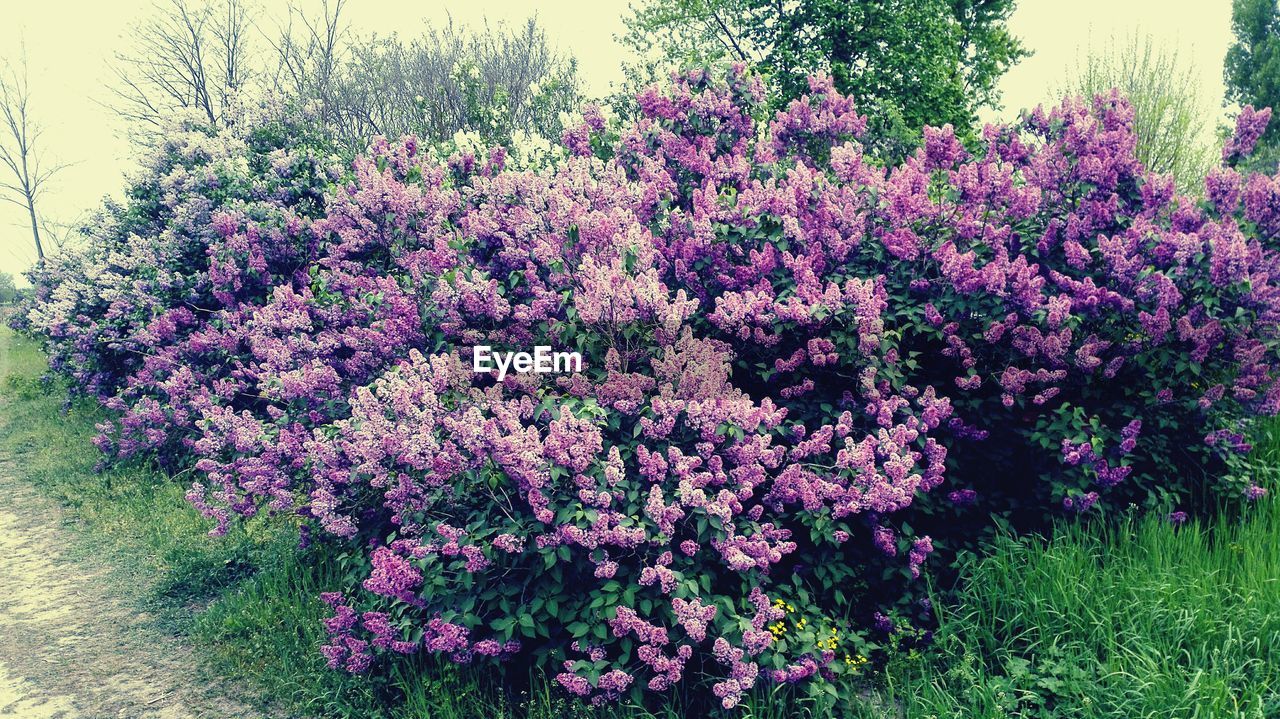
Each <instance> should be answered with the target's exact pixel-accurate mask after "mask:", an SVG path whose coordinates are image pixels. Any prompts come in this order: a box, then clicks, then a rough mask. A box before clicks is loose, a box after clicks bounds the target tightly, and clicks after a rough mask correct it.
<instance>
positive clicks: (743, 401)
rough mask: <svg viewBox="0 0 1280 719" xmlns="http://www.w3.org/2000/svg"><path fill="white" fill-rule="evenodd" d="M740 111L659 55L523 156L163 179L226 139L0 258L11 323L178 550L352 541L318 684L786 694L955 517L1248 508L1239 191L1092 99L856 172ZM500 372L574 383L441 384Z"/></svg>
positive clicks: (1262, 402)
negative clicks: (21, 285) (108, 423)
mask: <svg viewBox="0 0 1280 719" xmlns="http://www.w3.org/2000/svg"><path fill="white" fill-rule="evenodd" d="M761 88H762V86H761V84H760V82H759V80H758V79H757V78H755V77H753V76H751V75H749V74H746V73H745V72H743V71H741V70H740V69H734V70H731V71H730V72H728V73H727V74H726V75H723V76H717V75H713V74H711V73H708V72H703V71H699V72H692V73H688V74H685V75H682V76H679V77H676V78H674V79H673V83H672V84H671V85H670V86H667V87H655V88H651V89H648V90H646V91H644V92H643V93H641V94H640V96H639V97H638V98H637V99H638V108H639V115H638V118H637V119H636V120H635V121H634V122H631V123H630V124H627V125H625V126H619V125H617V124H611V123H609V122H607V121H606V120H605V118H604V116H603V115H602V114H601V113H600V112H599V111H597V110H595V109H594V108H587V109H586V110H585V111H584V113H583V120H582V122H581V123H580V124H578V125H576V126H573V127H571V129H569V130H568V131H567V132H566V133H565V136H564V138H563V145H564V148H565V151H566V156H565V158H564V159H562V160H559V161H556V162H554V163H552V164H550V165H549V166H547V167H544V168H542V169H511V168H508V166H507V155H506V151H505V150H504V149H503V148H501V147H495V148H491V149H486V150H482V151H476V150H475V149H474V148H460V149H458V148H455V149H456V151H454V152H437V151H435V150H428V149H424V148H420V147H418V144H417V142H416V140H415V139H414V138H404V139H402V140H400V141H398V142H388V141H385V140H381V139H379V140H375V141H374V142H373V144H372V145H371V146H370V148H369V151H368V153H367V154H366V155H364V156H362V157H360V158H358V159H356V160H355V161H354V162H353V163H352V164H351V166H350V167H349V168H348V169H347V170H344V171H342V176H341V178H340V179H338V181H337V182H336V184H334V185H333V186H332V187H330V188H328V189H327V191H323V190H324V188H325V187H326V186H327V185H328V183H329V181H330V180H331V179H336V178H337V177H338V175H337V173H335V172H333V171H332V170H330V169H328V168H327V165H325V164H324V163H322V162H320V161H318V160H315V158H314V157H313V156H311V155H305V158H304V159H299V158H298V157H296V156H295V155H294V154H292V153H289V152H287V151H277V152H279V154H277V152H272V153H269V157H271V158H272V161H271V162H270V163H265V164H264V163H261V162H258V163H256V164H255V163H254V162H253V161H251V162H250V163H249V164H248V169H247V170H246V171H245V175H244V178H243V182H241V183H239V185H238V186H241V187H244V188H247V189H246V190H245V192H244V193H242V194H235V193H232V192H227V191H224V190H223V189H222V188H223V187H225V186H226V184H227V183H226V182H224V181H223V180H222V178H221V177H218V176H217V171H209V170H208V169H207V168H208V167H210V166H213V167H221V166H222V165H223V164H226V165H228V166H238V167H241V168H244V167H245V166H244V165H243V164H239V165H237V162H236V152H237V151H236V150H231V151H228V152H227V153H226V154H225V155H221V154H217V153H215V157H217V158H220V159H217V160H207V159H204V158H203V157H201V158H197V160H195V161H194V165H193V166H190V167H189V166H188V165H186V164H182V163H177V164H176V167H177V168H178V169H176V170H174V171H172V172H170V171H169V169H168V168H167V167H166V169H164V170H159V169H157V170H154V171H153V172H154V174H156V175H162V174H163V173H167V174H164V175H163V176H164V179H162V180H160V181H158V184H159V185H161V186H167V185H168V184H175V185H177V186H178V189H176V190H175V191H173V192H171V193H165V194H162V197H163V199H162V200H161V201H160V206H159V209H157V207H156V205H155V204H147V203H149V202H154V201H153V200H151V199H149V196H135V197H134V198H132V200H131V202H130V204H129V205H128V206H126V207H124V208H118V209H117V210H116V211H115V212H114V213H112V214H113V215H114V216H115V218H116V219H115V222H119V223H121V226H122V227H130V228H132V227H134V226H133V225H129V224H128V221H129V218H132V217H135V216H136V217H143V216H145V217H148V218H154V217H161V218H164V219H163V221H162V222H157V221H156V220H154V219H148V220H147V222H148V223H150V224H147V225H146V227H145V228H142V229H129V230H128V231H127V232H125V231H123V230H122V231H113V232H111V233H109V235H110V237H107V238H102V239H100V240H99V241H98V242H95V244H94V247H93V249H91V250H90V254H89V255H88V256H87V257H86V258H84V259H80V258H75V259H71V260H68V261H66V262H64V263H63V264H60V265H57V266H55V267H51V268H50V269H48V270H47V271H45V272H44V273H42V274H39V275H38V276H37V277H36V279H37V281H38V286H39V292H38V301H37V303H36V305H35V307H34V308H33V309H32V310H31V311H30V313H29V315H28V318H29V322H30V324H31V327H32V329H33V330H34V331H37V332H40V333H43V334H44V335H45V336H46V337H47V338H48V341H49V345H50V348H51V352H52V357H53V358H54V367H55V369H59V370H62V371H65V372H67V373H69V374H71V375H72V376H73V377H75V378H76V379H77V380H78V381H79V382H81V383H82V384H83V385H84V386H85V387H86V388H87V389H89V390H90V391H95V392H98V393H99V394H100V395H101V396H102V397H103V399H104V401H105V402H107V404H108V405H109V406H111V407H114V408H116V409H118V410H120V412H121V414H120V419H119V421H118V422H117V423H115V425H114V426H113V427H109V428H106V431H104V434H103V437H102V438H101V439H100V443H101V445H102V447H103V448H104V449H105V450H107V451H108V452H110V453H112V454H114V455H124V456H128V455H132V454H135V453H137V452H139V451H141V450H148V451H152V452H164V453H166V456H168V457H174V456H188V457H190V458H191V459H193V460H194V462H195V467H196V469H197V470H198V472H199V474H200V476H201V478H200V480H199V481H198V482H197V483H196V484H195V486H194V487H193V488H192V490H191V493H190V495H189V497H190V499H191V501H192V502H193V503H194V504H195V505H196V506H197V507H199V508H200V509H201V510H202V511H203V512H205V513H206V514H207V515H208V516H210V517H211V518H213V519H215V520H216V522H217V527H216V530H215V531H223V530H225V529H226V528H227V527H228V526H229V524H230V522H232V521H234V520H235V518H236V517H237V516H248V515H253V514H255V513H258V512H261V511H263V510H264V509H269V510H270V511H273V512H297V513H300V514H302V515H303V516H304V517H305V518H306V519H307V521H308V525H307V526H308V527H309V528H312V529H314V530H318V531H321V532H322V533H323V536H325V537H326V541H332V542H337V543H349V544H350V546H351V547H352V548H358V551H356V552H354V555H355V558H353V559H350V560H348V561H350V562H353V563H354V566H355V568H356V571H357V572H358V573H359V574H360V576H361V577H362V580H361V581H360V582H359V583H358V585H357V584H353V585H352V586H345V587H335V588H334V589H335V591H334V592H332V593H330V594H326V595H325V597H324V599H325V601H326V602H328V603H329V605H330V606H331V607H332V609H333V616H332V617H331V618H330V619H329V620H328V621H327V623H326V626H327V629H328V632H329V634H330V641H329V643H328V644H327V645H326V646H325V647H324V648H323V652H324V653H325V655H326V656H327V657H328V659H329V662H330V664H331V665H332V666H334V667H335V668H338V667H341V668H345V669H346V670H348V671H352V672H364V671H367V670H369V669H370V666H371V665H372V663H374V662H378V661H386V660H388V658H389V657H393V656H394V655H396V654H411V653H415V652H423V651H426V652H433V653H437V654H444V655H447V656H449V657H451V658H452V659H453V660H455V661H459V662H470V661H479V660H481V659H488V660H497V661H518V662H528V661H536V662H539V663H540V664H542V665H543V666H544V667H550V668H551V671H552V672H553V674H554V676H555V680H556V681H557V682H558V683H559V684H560V685H561V686H562V687H563V688H564V689H565V690H566V691H568V692H570V693H572V694H574V695H577V696H580V697H583V698H586V699H589V700H591V701H595V702H602V701H610V700H615V699H618V698H620V697H622V696H623V695H631V696H633V697H635V698H637V699H640V698H641V697H642V696H643V694H644V692H645V690H652V691H659V692H660V691H664V690H667V689H669V688H671V687H673V686H676V685H678V684H680V683H681V682H685V683H694V684H696V685H697V686H699V687H705V688H709V689H710V691H711V693H712V694H713V695H714V697H715V698H716V701H717V702H718V703H720V704H721V705H722V706H723V707H725V708H732V707H733V706H735V705H736V704H737V703H738V702H739V701H740V699H741V698H742V696H743V694H744V693H746V692H749V691H751V690H752V689H753V688H755V687H759V686H764V685H767V684H770V683H792V684H803V685H804V686H805V687H806V688H807V689H808V690H809V691H811V692H813V693H814V694H815V695H825V694H827V693H834V691H835V690H834V689H833V687H834V686H835V685H836V684H837V683H838V682H839V681H842V680H843V678H846V677H848V676H850V675H853V674H857V673H858V672H859V671H860V670H861V667H862V665H863V663H864V662H865V661H866V659H865V655H867V654H870V653H871V651H872V649H874V648H875V647H876V646H877V644H878V643H879V644H883V643H884V641H885V637H886V636H887V635H889V634H890V633H897V632H900V631H902V630H903V629H904V628H905V627H908V626H909V625H910V623H911V620H912V619H913V614H914V615H918V614H919V613H920V612H922V611H924V610H922V609H920V608H919V607H918V606H916V608H914V609H912V608H911V605H907V604H906V603H904V601H903V600H901V599H900V598H901V597H902V596H904V588H908V587H909V586H910V585H911V582H912V580H913V579H915V578H917V577H919V575H920V573H921V571H922V570H923V568H924V566H925V564H926V561H927V558H928V556H929V555H930V554H931V553H932V552H933V551H934V550H935V548H938V547H952V548H954V547H956V546H957V545H959V544H961V543H963V542H966V541H969V540H971V539H972V537H973V536H974V532H975V531H980V530H981V529H982V528H984V527H987V526H989V525H990V524H991V519H990V517H991V516H992V514H993V513H994V514H996V515H997V516H999V517H1001V518H1005V519H1007V520H1009V521H1014V522H1021V523H1036V522H1043V521H1044V520H1045V519H1046V518H1049V517H1053V516H1059V515H1061V514H1063V513H1072V514H1074V513H1084V512H1088V513H1097V512H1103V511H1109V510H1110V509H1112V508H1115V507H1123V506H1125V505H1127V504H1129V503H1131V502H1132V503H1137V504H1141V505H1144V506H1147V507H1149V508H1151V509H1156V510H1159V511H1169V510H1171V509H1176V508H1178V507H1180V506H1181V507H1186V508H1196V507H1202V506H1207V502H1206V501H1205V497H1206V496H1207V495H1211V494H1212V495H1218V496H1222V495H1225V496H1246V497H1248V498H1250V499H1256V498H1257V497H1258V496H1260V495H1261V494H1262V493H1263V492H1264V491H1265V490H1264V489H1263V487H1262V486H1260V484H1259V482H1260V481H1261V478H1260V475H1259V474H1258V472H1259V471H1260V470H1258V469H1256V468H1253V467H1250V466H1249V464H1248V459H1247V451H1248V446H1247V443H1246V440H1245V435H1246V431H1247V429H1248V424H1249V422H1250V421H1251V419H1252V418H1254V417H1256V416H1258V415H1261V414H1276V413H1277V411H1278V410H1280V383H1277V381H1276V378H1277V372H1278V371H1280V370H1278V368H1277V357H1278V351H1280V336H1278V335H1277V322H1278V320H1280V259H1278V256H1277V253H1276V249H1275V237H1276V232H1277V230H1278V229H1280V185H1278V184H1277V183H1278V181H1277V180H1276V179H1275V178H1268V177H1263V176H1252V177H1248V178H1244V177H1241V176H1240V175H1238V174H1237V173H1236V172H1235V171H1234V170H1232V169H1229V168H1228V167H1226V166H1224V168H1223V169H1221V170H1218V171H1215V172H1214V173H1213V174H1212V175H1211V176H1210V177H1209V178H1208V180H1207V181H1206V192H1205V197H1204V199H1202V200H1198V199H1197V198H1192V197H1184V196H1179V195H1177V194H1176V193H1175V190H1174V185H1173V182H1172V180H1171V178H1168V177H1162V176H1158V175H1153V174H1151V173H1148V172H1146V171H1145V170H1144V169H1143V168H1142V167H1141V166H1140V165H1139V163H1138V162H1137V161H1136V160H1135V159H1134V136H1133V128H1132V111H1131V109H1130V107H1129V106H1128V104H1127V102H1126V101H1125V100H1124V99H1123V98H1121V97H1118V96H1115V95H1112V96H1102V97H1098V98H1094V99H1092V100H1089V101H1084V100H1078V99H1072V100H1068V101H1066V102H1064V103H1063V104H1062V105H1061V106H1059V107H1057V108H1054V109H1052V110H1048V111H1046V110H1037V111H1035V112H1033V113H1030V114H1028V115H1026V116H1024V117H1023V119H1022V120H1021V121H1019V122H1018V123H1016V124H1014V125H1009V126H990V127H987V128H986V129H985V130H984V132H983V133H982V141H981V144H980V146H977V147H971V148H966V147H964V146H963V145H962V144H961V143H960V142H959V141H957V139H956V137H955V134H954V132H953V131H952V130H951V128H949V127H943V128H930V129H927V130H926V131H925V146H924V147H923V148H922V149H921V150H920V151H919V152H918V153H917V154H916V155H915V156H914V157H912V158H911V159H909V160H908V161H907V162H905V163H904V164H902V165H901V166H897V167H892V168H885V167H882V166H879V165H877V164H875V163H873V162H871V161H869V160H867V159H866V158H864V157H863V155H862V152H861V146H860V145H859V142H858V137H859V136H860V133H861V132H862V131H863V130H864V128H865V125H866V119H865V118H864V117H861V116H859V115H858V114H857V113H856V112H855V109H854V108H853V107H852V105H851V103H850V102H849V101H848V100H847V99H846V98H843V97H841V96H840V95H838V94H837V93H836V92H834V90H833V89H832V87H831V84H830V81H829V80H826V79H823V78H816V79H814V80H813V81H812V83H811V92H810V94H808V95H806V96H805V97H802V98H801V99H798V100H796V101H794V102H793V103H791V105H790V106H788V107H787V108H785V109H784V110H782V111H781V112H778V113H776V114H775V115H773V116H772V117H769V116H766V114H765V111H764V109H763V108H764V107H765V103H764V99H765V98H764V97H763V92H762V89H761ZM1268 118H1269V111H1262V112H1257V113H1255V112H1253V111H1252V110H1251V109H1248V110H1246V111H1245V112H1244V113H1243V114H1242V115H1241V118H1240V123H1239V127H1238V128H1237V133H1236V137H1235V138H1234V139H1233V140H1232V141H1231V144H1230V145H1229V146H1228V148H1227V150H1226V151H1224V158H1226V159H1234V158H1236V157H1237V156H1240V155H1242V154H1247V153H1248V151H1249V150H1250V149H1251V145H1252V144H1253V142H1254V141H1256V138H1257V137H1258V135H1259V134H1260V132H1261V131H1262V129H1263V128H1264V127H1265V125H1266V122H1267V120H1268ZM239 152H245V153H246V154H248V156H249V157H250V158H251V160H252V158H254V157H255V154H254V151H253V150H251V149H250V150H247V151H246V150H239ZM167 153H168V155H173V154H176V155H178V156H179V157H183V156H185V155H187V154H190V153H188V152H185V151H176V152H175V151H167ZM184 153H185V154H184ZM166 156H167V155H166ZM224 157H225V162H224V160H223V159H221V158H224ZM277 160H278V163H277ZM300 166H301V167H305V170H300V169H299V167H300ZM193 167H195V168H199V169H200V172H195V171H194V170H193ZM174 173H176V174H177V176H178V177H179V178H181V179H183V180H184V182H176V181H175V180H172V179H170V178H171V177H172V176H173V174H174ZM255 173H256V174H255ZM197 176H198V182H195V184H190V183H185V180H186V179H187V178H189V177H192V178H194V177H197ZM212 178H216V181H214V180H213V179H212ZM184 183H185V184H184ZM144 184H146V183H144ZM322 191H323V192H322ZM184 193H185V194H184ZM321 194H323V201H321V200H320V199H319V197H320V196H321ZM95 253H97V254H95ZM102 253H106V256H107V257H108V258H110V260H109V261H108V262H106V263H104V262H103V261H102V260H101V259H99V258H100V257H102V256H103V255H102ZM104 264H105V266H107V267H110V268H113V269H112V270H111V271H110V272H102V271H101V270H100V268H101V267H103V266H104ZM144 268H145V269H144ZM153 273H154V274H153ZM153 277H154V279H153ZM539 344H545V345H551V346H554V347H556V348H558V349H570V350H576V351H579V352H581V353H582V355H583V357H584V358H585V366H584V367H583V369H582V371H580V372H576V373H572V374H561V375H538V374H512V375H508V376H507V377H506V378H505V379H504V380H503V381H497V379H496V376H494V375H485V374H477V373H475V372H473V371H472V368H471V350H472V348H473V347H474V346H477V345H492V346H494V347H498V348H502V349H523V348H528V347H530V346H533V345H539ZM916 618H918V617H916Z"/></svg>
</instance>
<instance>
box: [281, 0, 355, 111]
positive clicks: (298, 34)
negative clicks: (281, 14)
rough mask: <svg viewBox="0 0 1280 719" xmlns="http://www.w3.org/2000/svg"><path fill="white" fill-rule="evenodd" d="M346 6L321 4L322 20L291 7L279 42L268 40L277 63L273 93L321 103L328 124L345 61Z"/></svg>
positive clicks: (324, 0)
mask: <svg viewBox="0 0 1280 719" xmlns="http://www.w3.org/2000/svg"><path fill="white" fill-rule="evenodd" d="M345 6H346V0H333V2H332V3H331V2H330V1H329V0H322V2H321V6H320V17H319V18H315V17H312V16H310V15H308V14H307V13H305V12H303V11H302V10H300V9H299V8H298V7H297V6H296V5H294V4H292V3H291V4H290V5H289V14H288V17H287V19H286V21H285V24H284V25H283V26H281V27H279V28H278V31H277V33H276V39H273V38H272V37H271V36H269V35H268V37H267V41H268V42H269V43H270V44H271V46H272V48H273V49H274V50H275V54H276V59H277V61H278V62H277V64H276V71H275V73H274V75H273V77H272V88H273V89H274V91H275V92H276V93H277V94H279V95H281V96H283V97H292V98H306V99H308V100H313V101H316V102H318V103H319V104H320V108H319V111H320V115H321V117H322V118H323V119H324V120H325V121H326V122H328V121H330V120H332V119H333V115H334V112H335V109H334V79H335V77H336V76H337V75H338V72H339V70H340V68H341V67H342V65H343V63H344V61H345V58H346V39H347V27H346V25H345V24H344V22H343V19H342V10H343V8H344V7H345Z"/></svg>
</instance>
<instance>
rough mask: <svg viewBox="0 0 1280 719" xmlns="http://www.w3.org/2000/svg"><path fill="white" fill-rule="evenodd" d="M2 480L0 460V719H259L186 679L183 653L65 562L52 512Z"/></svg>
mask: <svg viewBox="0 0 1280 719" xmlns="http://www.w3.org/2000/svg"><path fill="white" fill-rule="evenodd" d="M10 474H11V473H9V472H6V471H5V464H4V462H3V461H0V717H5V718H8V717H14V718H21V719H215V718H216V719H227V718H235V719H240V718H242V717H244V718H256V717H261V716H263V715H262V713H261V712H259V711H256V710H254V709H251V708H250V707H249V706H247V705H245V704H241V703H239V702H237V701H234V700H231V699H228V698H226V697H225V696H221V695H219V694H217V693H216V689H210V688H209V687H208V686H207V683H206V682H205V681H203V680H201V679H197V678H196V677H194V676H193V675H192V672H193V667H195V666H196V665H197V664H198V661H197V660H195V659H194V658H193V656H192V652H191V649H190V647H187V646H183V645H181V644H179V643H178V642H177V641H176V640H175V639H174V638H173V637H170V636H166V635H163V634H161V633H158V632H157V631H156V630H154V629H153V628H151V627H150V626H149V625H148V621H147V616H146V615H145V614H144V613H142V612H140V611H139V610H137V609H136V608H133V607H131V606H130V605H129V602H128V601H127V598H124V597H121V596H119V595H118V594H116V593H114V592H113V590H112V589H111V587H112V586H113V583H112V581H111V577H110V570H109V568H107V567H104V566H96V564H97V563H96V562H94V561H93V560H83V559H79V558H75V557H72V556H70V554H69V552H68V550H67V546H66V545H67V542H68V537H67V530H65V529H63V528H62V524H63V521H64V520H63V514H62V511H61V508H60V507H59V506H58V505H57V504H56V503H55V502H53V501H52V500H50V499H48V498H45V497H42V496H41V495H40V494H39V493H37V492H36V491H35V490H33V489H32V488H31V487H30V486H28V485H26V484H23V483H22V482H19V481H17V480H14V479H12V478H11V476H10Z"/></svg>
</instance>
